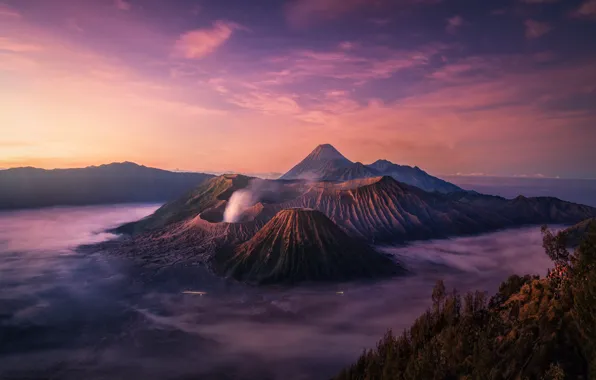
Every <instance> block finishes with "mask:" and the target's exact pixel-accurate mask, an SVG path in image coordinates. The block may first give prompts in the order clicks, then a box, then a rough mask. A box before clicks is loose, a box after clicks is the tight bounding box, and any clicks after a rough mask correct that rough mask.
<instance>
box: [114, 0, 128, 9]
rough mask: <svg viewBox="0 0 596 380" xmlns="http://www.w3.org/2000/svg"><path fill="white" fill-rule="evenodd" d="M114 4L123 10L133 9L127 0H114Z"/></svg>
mask: <svg viewBox="0 0 596 380" xmlns="http://www.w3.org/2000/svg"><path fill="white" fill-rule="evenodd" d="M114 5H115V6H116V8H118V9H119V10H121V11H129V10H131V9H132V4H131V3H129V2H128V1H126V0H114Z"/></svg>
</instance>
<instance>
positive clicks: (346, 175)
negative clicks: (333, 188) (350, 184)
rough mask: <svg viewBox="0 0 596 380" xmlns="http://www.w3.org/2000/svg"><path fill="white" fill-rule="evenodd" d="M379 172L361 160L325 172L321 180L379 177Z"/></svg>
mask: <svg viewBox="0 0 596 380" xmlns="http://www.w3.org/2000/svg"><path fill="white" fill-rule="evenodd" d="M379 176H380V173H379V172H378V171H376V170H374V169H371V168H369V167H367V166H366V165H364V164H362V163H361V162H355V163H353V164H351V165H349V166H346V167H344V168H339V169H336V170H334V171H332V172H330V173H328V174H325V175H324V176H323V177H322V178H321V180H324V181H349V180H352V179H358V178H372V177H379Z"/></svg>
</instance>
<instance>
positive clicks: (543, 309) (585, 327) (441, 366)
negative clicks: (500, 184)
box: [336, 228, 596, 380]
mask: <svg viewBox="0 0 596 380" xmlns="http://www.w3.org/2000/svg"><path fill="white" fill-rule="evenodd" d="M543 234H544V240H543V241H544V248H545V253H546V254H548V255H549V256H550V257H551V259H553V268H554V269H553V270H551V271H550V272H549V273H548V275H547V276H546V277H545V278H540V277H538V276H524V277H520V276H511V277H510V278H509V279H507V281H505V282H504V283H503V284H501V286H500V288H499V291H498V292H497V294H495V295H494V296H492V297H491V298H488V297H487V295H486V294H485V293H483V292H475V293H468V294H465V295H460V294H458V293H457V291H455V290H453V291H448V290H447V289H445V286H444V284H443V282H442V281H439V282H438V283H437V285H436V286H435V288H434V290H433V293H432V300H433V306H432V308H430V309H429V310H427V311H426V313H424V314H423V315H422V316H420V317H419V318H418V319H417V320H416V321H415V322H414V324H413V325H412V326H411V327H410V329H409V330H407V331H404V332H402V333H401V334H394V333H393V332H391V331H389V332H387V334H386V335H385V337H383V339H381V341H380V342H379V343H378V345H377V347H376V348H375V349H372V350H369V351H366V352H364V353H363V355H362V356H361V357H360V358H359V359H358V361H357V362H356V363H355V364H353V365H352V366H351V367H349V368H346V369H345V370H344V371H342V372H341V373H340V374H339V375H338V376H337V377H336V379H337V380H348V379H367V380H368V379H370V380H373V379H375V380H376V379H383V380H385V379H392V380H394V379H404V380H405V379H412V380H419V379H429V380H430V379H436V380H448V379H461V380H463V379H466V380H471V379H478V380H480V379H482V380H486V379H495V380H505V379H519V380H524V379H531V380H533V379H537V380H562V379H593V378H595V376H596V268H595V267H596V231H595V230H594V229H592V230H591V231H589V232H587V233H586V235H585V236H584V240H583V242H582V243H581V245H580V246H579V247H578V248H577V249H576V250H575V252H574V253H570V252H568V251H567V249H566V248H565V247H566V242H565V240H566V235H565V234H564V233H559V234H553V233H552V232H550V231H549V230H547V229H546V228H543Z"/></svg>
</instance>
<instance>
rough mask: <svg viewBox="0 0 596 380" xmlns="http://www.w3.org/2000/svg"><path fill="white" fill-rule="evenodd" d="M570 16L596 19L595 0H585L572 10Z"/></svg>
mask: <svg viewBox="0 0 596 380" xmlns="http://www.w3.org/2000/svg"><path fill="white" fill-rule="evenodd" d="M572 16H574V17H579V18H590V19H594V20H596V0H586V1H584V2H583V3H582V4H581V5H580V6H579V8H577V9H576V10H575V11H574V12H572Z"/></svg>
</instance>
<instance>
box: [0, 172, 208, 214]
mask: <svg viewBox="0 0 596 380" xmlns="http://www.w3.org/2000/svg"><path fill="white" fill-rule="evenodd" d="M212 177H213V176H212V175H208V174H202V173H174V172H170V171H166V170H161V169H154V168H149V167H146V166H141V165H137V164H134V163H131V162H123V163H113V164H109V165H101V166H90V167H86V168H81V169H54V170H44V169H37V168H31V167H25V168H15V169H6V170H0V209H4V210H6V209H19V208H37V207H48V206H66V205H77V206H78V205H92V204H109V203H128V202H166V201H168V200H171V199H175V198H178V197H180V196H181V195H183V194H184V193H185V192H187V191H188V190H190V189H192V188H194V187H196V186H197V185H199V184H200V183H202V182H203V181H204V180H206V179H208V178H212Z"/></svg>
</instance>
